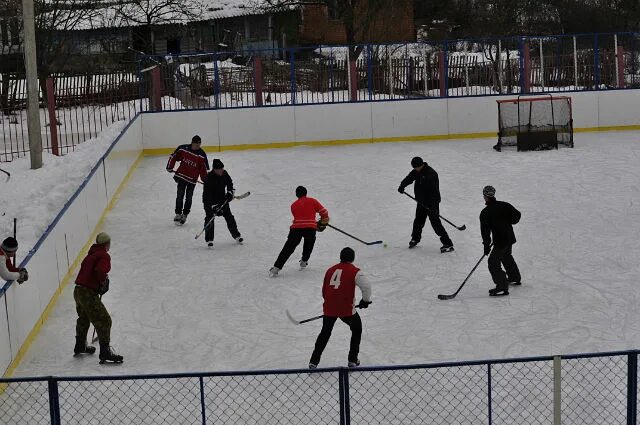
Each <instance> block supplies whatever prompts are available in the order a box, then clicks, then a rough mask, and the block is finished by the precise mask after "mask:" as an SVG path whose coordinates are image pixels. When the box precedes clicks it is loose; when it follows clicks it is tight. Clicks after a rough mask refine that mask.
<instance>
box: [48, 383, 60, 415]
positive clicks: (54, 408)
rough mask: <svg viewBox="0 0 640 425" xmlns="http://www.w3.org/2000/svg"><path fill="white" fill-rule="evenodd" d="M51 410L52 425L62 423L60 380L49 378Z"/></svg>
mask: <svg viewBox="0 0 640 425" xmlns="http://www.w3.org/2000/svg"><path fill="white" fill-rule="evenodd" d="M47 386H48V387H49V412H50V414H51V425H60V397H59V395H58V382H57V381H56V380H55V379H53V378H49V379H48V380H47Z"/></svg>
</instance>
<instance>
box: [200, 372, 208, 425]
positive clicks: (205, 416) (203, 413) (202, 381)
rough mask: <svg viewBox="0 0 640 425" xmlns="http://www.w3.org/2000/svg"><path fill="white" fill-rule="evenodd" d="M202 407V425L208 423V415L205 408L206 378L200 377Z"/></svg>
mask: <svg viewBox="0 0 640 425" xmlns="http://www.w3.org/2000/svg"><path fill="white" fill-rule="evenodd" d="M200 408H201V410H202V425H207V415H206V413H205V409H204V380H203V379H202V376H201V377H200Z"/></svg>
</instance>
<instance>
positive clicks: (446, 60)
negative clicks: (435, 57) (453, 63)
mask: <svg viewBox="0 0 640 425" xmlns="http://www.w3.org/2000/svg"><path fill="white" fill-rule="evenodd" d="M443 47H444V58H443V59H444V60H443V62H444V64H443V66H444V96H445V97H449V78H448V77H449V54H448V52H447V50H448V49H449V43H447V42H446V41H445V42H444V46H443Z"/></svg>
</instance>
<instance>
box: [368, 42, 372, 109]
mask: <svg viewBox="0 0 640 425" xmlns="http://www.w3.org/2000/svg"><path fill="white" fill-rule="evenodd" d="M367 86H368V88H369V100H371V99H373V63H371V44H368V45H367Z"/></svg>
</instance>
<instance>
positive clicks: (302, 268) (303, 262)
mask: <svg viewBox="0 0 640 425" xmlns="http://www.w3.org/2000/svg"><path fill="white" fill-rule="evenodd" d="M308 265H309V262H308V261H304V260H300V270H304V269H305V268H306V267H307V266H308Z"/></svg>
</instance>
